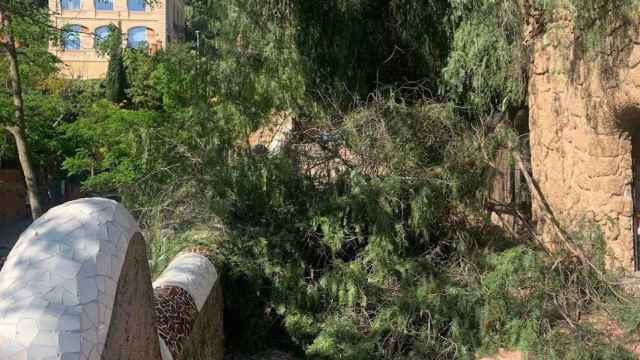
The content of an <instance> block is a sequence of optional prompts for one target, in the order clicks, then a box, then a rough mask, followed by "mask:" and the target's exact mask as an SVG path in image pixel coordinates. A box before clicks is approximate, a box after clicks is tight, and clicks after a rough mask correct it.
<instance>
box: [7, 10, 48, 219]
mask: <svg viewBox="0 0 640 360" xmlns="http://www.w3.org/2000/svg"><path fill="white" fill-rule="evenodd" d="M0 24H1V25H2V29H3V30H4V31H3V33H4V36H3V38H2V39H0V40H1V41H0V44H2V46H3V47H4V48H5V51H4V53H5V54H6V57H7V61H8V62H9V78H10V80H11V81H10V83H11V93H12V95H13V104H14V106H15V119H14V121H15V123H14V124H13V125H11V126H6V127H5V128H6V129H7V130H8V131H9V132H10V133H11V135H13V137H14V138H15V141H16V146H17V149H18V159H19V161H20V167H22V173H23V175H24V181H25V184H26V188H27V195H28V196H29V205H30V206H31V216H32V217H33V219H34V220H35V219H37V218H38V217H40V215H42V205H41V204H40V197H39V196H38V184H37V181H36V176H35V171H34V170H33V167H32V165H31V161H30V159H29V145H28V143H27V139H26V136H25V123H24V100H23V98H22V82H21V80H20V71H19V66H18V55H17V52H16V46H15V44H16V42H15V38H14V36H13V34H12V32H11V20H10V17H9V14H8V12H7V10H5V9H2V8H0Z"/></svg>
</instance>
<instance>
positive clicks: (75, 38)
mask: <svg viewBox="0 0 640 360" xmlns="http://www.w3.org/2000/svg"><path fill="white" fill-rule="evenodd" d="M80 33H82V26H80V25H71V26H67V27H66V28H65V30H64V49H65V50H80Z"/></svg>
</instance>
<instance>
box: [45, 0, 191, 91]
mask: <svg viewBox="0 0 640 360" xmlns="http://www.w3.org/2000/svg"><path fill="white" fill-rule="evenodd" d="M49 10H50V12H51V16H52V22H53V25H54V26H55V27H57V28H61V29H65V31H66V32H65V34H64V36H63V44H62V45H61V46H57V45H52V46H51V48H50V51H51V52H52V53H53V54H55V55H56V56H58V57H59V58H60V60H62V62H63V65H62V73H63V74H64V75H65V76H67V77H70V78H79V79H100V78H103V77H104V76H105V75H106V72H107V67H108V63H109V59H108V58H107V57H106V56H103V55H100V54H99V53H98V52H97V51H96V43H98V42H99V41H100V40H101V39H103V38H106V37H107V36H108V35H109V31H110V30H109V25H111V24H113V25H116V26H118V27H120V28H121V29H122V35H123V46H127V47H135V48H140V47H145V48H148V49H149V51H152V52H153V51H156V50H158V49H162V48H164V47H166V46H167V44H169V43H173V42H176V41H178V40H180V39H181V37H182V36H183V34H184V23H185V15H184V0H153V1H149V0H49Z"/></svg>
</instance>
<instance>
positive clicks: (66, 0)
mask: <svg viewBox="0 0 640 360" xmlns="http://www.w3.org/2000/svg"><path fill="white" fill-rule="evenodd" d="M60 6H61V7H62V10H80V0H60Z"/></svg>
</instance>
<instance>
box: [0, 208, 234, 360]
mask: <svg viewBox="0 0 640 360" xmlns="http://www.w3.org/2000/svg"><path fill="white" fill-rule="evenodd" d="M150 280H151V277H150V273H149V266H148V261H147V256H146V244H145V242H144V239H143V238H142V236H141V234H140V230H139V228H138V225H137V224H136V222H135V220H134V219H133V217H132V216H131V215H130V214H129V212H128V211H127V210H126V209H125V208H124V207H123V206H122V205H120V204H118V203H116V202H115V201H111V200H106V199H81V200H76V201H72V202H69V203H67V204H64V205H61V206H58V207H56V208H53V209H51V210H49V211H48V212H47V213H46V214H45V215H43V216H42V217H40V218H39V219H38V220H37V221H35V222H34V223H33V224H32V225H31V226H30V227H29V228H28V229H27V230H26V231H25V232H24V233H23V234H22V235H21V237H20V239H19V240H18V242H17V244H16V245H15V247H14V248H13V249H12V251H11V252H10V254H9V256H8V257H7V260H6V263H5V265H4V267H3V268H2V271H0V359H21V360H22V359H28V360H40V359H42V360H45V359H46V360H49V359H63V360H67V359H78V360H80V359H82V360H84V359H92V360H93V359H108V360H111V359H136V360H142V359H163V360H180V359H221V358H222V355H223V333H222V293H221V289H220V285H219V281H217V280H218V276H217V273H216V269H215V267H214V265H213V263H212V262H211V261H210V260H209V258H208V256H207V254H206V253H205V252H203V251H201V250H194V251H191V252H187V253H183V254H181V255H179V256H178V257H177V258H176V259H175V260H174V261H173V262H172V263H171V264H170V265H169V267H168V268H167V270H165V272H164V273H163V274H162V275H161V276H160V278H158V280H157V281H156V282H155V283H154V285H153V288H155V290H154V289H153V288H152V285H151V281H150Z"/></svg>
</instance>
